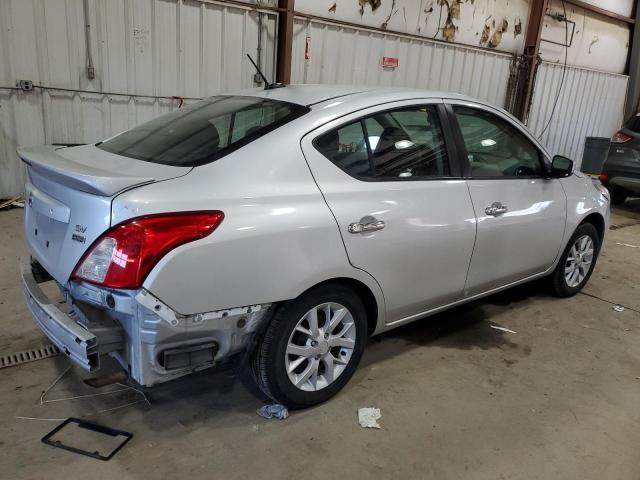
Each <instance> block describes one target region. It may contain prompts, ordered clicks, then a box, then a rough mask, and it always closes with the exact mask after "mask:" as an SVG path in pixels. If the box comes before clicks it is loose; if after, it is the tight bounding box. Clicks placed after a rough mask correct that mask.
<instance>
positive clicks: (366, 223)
mask: <svg viewBox="0 0 640 480" xmlns="http://www.w3.org/2000/svg"><path fill="white" fill-rule="evenodd" d="M384 226H385V223H384V220H378V219H377V218H375V217H371V216H369V215H367V216H366V217H362V218H361V219H360V221H359V222H354V223H350V224H349V227H348V228H347V230H349V233H368V232H376V231H378V230H382V229H383V228H384Z"/></svg>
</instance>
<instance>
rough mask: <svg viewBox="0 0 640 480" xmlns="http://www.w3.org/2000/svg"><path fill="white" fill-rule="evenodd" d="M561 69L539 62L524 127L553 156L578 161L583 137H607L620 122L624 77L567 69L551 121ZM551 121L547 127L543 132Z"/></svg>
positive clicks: (625, 87) (580, 157) (622, 107)
mask: <svg viewBox="0 0 640 480" xmlns="http://www.w3.org/2000/svg"><path fill="white" fill-rule="evenodd" d="M562 70H563V66H562V65H558V64H551V63H546V62H543V63H542V64H541V65H540V68H539V69H538V76H537V79H536V85H535V92H534V95H533V103H532V106H531V113H530V115H529V121H528V125H529V128H530V130H531V131H532V132H533V133H534V134H535V135H537V136H538V137H539V138H540V140H541V141H542V143H543V144H544V145H545V146H546V147H547V149H548V150H549V152H550V153H551V154H553V155H556V154H558V155H565V156H567V157H569V158H572V159H573V160H574V161H575V162H576V163H577V164H579V163H580V162H581V160H582V153H583V151H584V141H585V137H611V135H613V134H614V133H615V132H616V130H618V129H619V128H620V125H621V124H622V122H623V111H624V102H625V96H626V92H627V81H628V77H627V76H625V75H618V74H614V73H606V72H598V71H595V70H587V69H582V68H576V67H567V71H566V74H565V79H564V85H563V87H562V91H561V94H560V97H559V99H558V104H557V106H556V109H555V113H554V114H553V117H551V112H552V110H553V105H554V102H555V99H556V96H557V94H558V88H559V86H560V81H561V79H562ZM549 118H551V122H550V123H549V127H548V128H547V129H546V131H544V133H543V130H544V128H545V126H546V125H547V123H548V122H549Z"/></svg>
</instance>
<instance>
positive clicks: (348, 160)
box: [314, 105, 449, 180]
mask: <svg viewBox="0 0 640 480" xmlns="http://www.w3.org/2000/svg"><path fill="white" fill-rule="evenodd" d="M314 145H315V146H316V148H317V149H318V150H319V151H320V153H322V154H323V155H324V156H325V157H327V158H328V159H329V160H331V161H332V162H333V163H334V164H336V165H337V166H338V167H340V168H341V169H342V170H344V171H345V172H347V173H348V174H350V175H352V176H354V177H356V178H361V179H388V180H394V179H395V180H402V179H411V178H429V177H444V176H448V175H449V164H448V159H447V154H446V148H445V144H444V138H443V134H442V128H441V127H440V122H439V119H438V113H437V110H436V108H435V107H434V106H432V105H428V106H424V105H421V106H417V107H409V108H402V109H398V110H391V111H386V112H380V113H376V114H373V115H371V116H368V117H365V118H363V119H360V120H357V121H355V122H353V123H350V124H347V125H345V126H342V127H340V128H338V129H336V130H332V131H330V132H327V133H325V134H324V135H322V136H320V137H318V138H317V139H316V140H315V141H314Z"/></svg>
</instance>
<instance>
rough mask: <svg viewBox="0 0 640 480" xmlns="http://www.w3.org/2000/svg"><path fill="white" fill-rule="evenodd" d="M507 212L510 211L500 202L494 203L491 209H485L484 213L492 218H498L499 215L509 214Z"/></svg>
mask: <svg viewBox="0 0 640 480" xmlns="http://www.w3.org/2000/svg"><path fill="white" fill-rule="evenodd" d="M507 211H509V209H508V208H507V206H506V205H503V204H502V203H500V202H493V203H492V204H491V206H490V207H487V208H485V209H484V213H486V214H487V215H491V216H492V217H497V216H498V215H502V214H503V213H507Z"/></svg>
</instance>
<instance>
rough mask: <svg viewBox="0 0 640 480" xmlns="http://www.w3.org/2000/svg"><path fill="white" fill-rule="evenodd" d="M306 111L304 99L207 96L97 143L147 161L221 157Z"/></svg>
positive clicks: (188, 163) (189, 163)
mask: <svg viewBox="0 0 640 480" xmlns="http://www.w3.org/2000/svg"><path fill="white" fill-rule="evenodd" d="M308 111H309V109H308V108H307V107H303V106H302V105H296V104H293V103H287V102H280V101H276V100H269V99H265V98H259V97H241V96H218V97H211V98H209V99H207V100H204V101H201V102H197V103H194V104H193V105H189V106H188V107H185V108H182V109H180V110H176V111H175V112H171V113H168V114H166V115H162V116H160V117H158V118H156V119H154V120H151V121H150V122H147V123H144V124H142V125H140V126H138V127H135V128H132V129H131V130H127V131H126V132H124V133H121V134H120V135H117V136H115V137H113V138H112V139H110V140H107V141H106V142H102V143H99V144H98V145H97V146H98V148H101V149H102V150H106V151H107V152H111V153H115V154H118V155H123V156H125V157H130V158H135V159H138V160H144V161H147V162H153V163H161V164H164V165H176V166H181V167H195V166H198V165H202V164H205V163H208V162H212V161H213V160H216V159H218V158H221V157H223V156H225V155H227V154H229V153H231V152H232V151H234V150H236V149H238V148H240V147H242V146H244V145H246V144H247V143H249V142H251V141H253V140H255V139H256V138H259V137H261V136H262V135H264V134H266V133H268V132H270V131H272V130H274V129H276V128H278V127H280V126H282V125H284V124H285V123H288V122H290V121H291V120H293V119H295V118H298V117H300V116H301V115H304V114H305V113H307V112H308Z"/></svg>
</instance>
